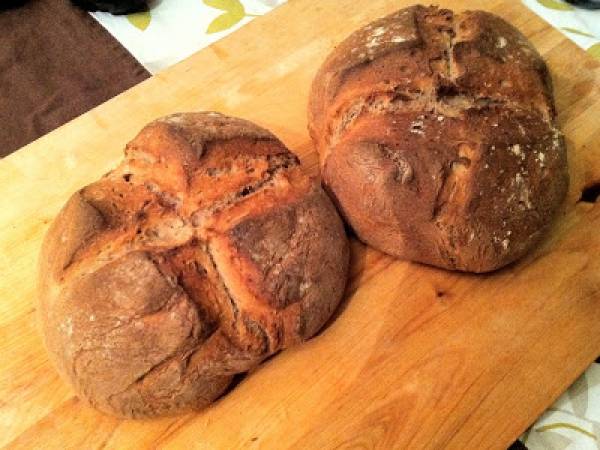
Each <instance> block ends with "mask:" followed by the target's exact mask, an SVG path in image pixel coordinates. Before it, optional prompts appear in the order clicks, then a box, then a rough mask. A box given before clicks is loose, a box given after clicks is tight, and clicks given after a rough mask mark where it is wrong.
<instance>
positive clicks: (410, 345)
mask: <svg viewBox="0 0 600 450" xmlns="http://www.w3.org/2000/svg"><path fill="white" fill-rule="evenodd" d="M408 3H409V2H404V1H397V0H394V1H392V0H377V1H372V0H322V1H320V2H313V1H311V0H295V1H291V2H289V3H288V4H286V5H284V6H282V7H280V8H278V9H277V10H275V11H274V12H273V13H271V14H269V15H268V16H266V17H262V18H258V19H256V20H255V21H253V22H252V23H250V24H249V25H247V26H245V27H244V28H242V29H241V30H239V31H238V32H236V33H234V34H232V35H230V36H229V37H227V38H225V39H223V40H221V41H219V42H218V43H216V44H214V45H212V46H211V47H209V48H207V49H205V50H203V51H201V52H199V53H197V54H195V55H194V56H192V57H191V58H189V59H187V60H186V61H184V62H182V63H181V64H178V65H176V66H174V67H172V68H170V69H168V70H166V71H165V72H162V73H159V74H158V75H156V76H155V77H153V78H151V79H149V80H148V81H145V82H143V83H141V84H140V85H138V86H136V87H135V88H133V89H131V90H129V91H127V92H125V93H124V94H122V95H120V96H119V97H117V98H115V99H113V100H111V101H109V102H108V103H106V104H104V105H102V106H100V107H98V108H96V109H94V110H92V111H90V112H89V113H87V114H85V115H83V116H81V117H79V118H78V119H76V120H74V121H73V122H71V123H69V124H67V125H65V126H63V127H61V128H60V129H58V130H56V131H55V132H52V133H50V134H49V135H47V136H45V137H43V138H41V139H39V140H38V141H36V142H34V143H32V144H30V145H28V146H27V147H25V148H23V149H22V150H20V151H18V152H16V153H15V154H13V155H11V156H9V157H8V158H5V159H4V160H2V161H0V192H1V193H2V196H1V198H2V205H1V207H0V229H1V230H2V232H1V233H0V273H2V274H3V276H2V281H1V282H0V296H1V298H2V299H3V300H2V302H0V428H1V429H2V430H3V431H4V432H3V433H1V434H0V446H2V445H9V446H11V447H15V448H19V447H21V448H28V447H33V446H36V445H37V446H40V443H43V446H44V448H64V447H73V448H76V447H77V448H81V447H85V448H96V447H107V448H143V447H150V446H156V445H159V446H164V447H172V448H181V447H184V446H191V447H202V448H236V447H247V446H250V447H264V448H281V447H295V448H336V447H348V446H352V445H358V446H362V447H366V448H372V447H379V448H391V447H399V448H404V447H406V446H408V445H410V447H411V448H420V447H430V448H439V447H441V446H444V447H448V448H487V447H494V448H502V447H506V446H507V445H508V444H509V443H511V442H512V441H513V440H514V439H515V438H516V436H517V435H518V434H519V433H521V432H522V431H523V430H524V429H525V428H526V427H527V426H528V425H529V424H530V423H531V422H533V421H534V420H535V418H536V417H537V416H539V414H540V413H541V412H542V411H543V410H544V409H545V408H546V407H547V406H548V405H549V404H551V402H552V401H553V400H554V399H555V398H556V397H557V396H558V395H559V394H560V393H561V392H562V391H564V389H565V388H566V387H567V386H568V385H569V384H570V383H571V382H572V381H573V380H574V379H575V378H576V377H577V376H578V375H579V374H580V373H581V372H582V371H583V370H584V369H585V368H586V366H587V365H589V363H590V362H591V361H592V360H593V359H594V358H595V357H596V356H597V355H598V354H600V308H599V307H598V306H599V302H600V258H598V254H599V252H600V235H599V234H598V233H597V229H598V227H599V226H600V208H599V207H598V205H597V204H591V203H587V202H580V201H578V200H579V198H580V196H581V191H582V190H583V189H584V188H585V187H586V186H590V185H591V184H593V183H594V182H597V181H598V180H600V158H599V157H600V147H599V146H598V142H599V141H600V129H599V128H598V117H600V63H599V62H597V61H595V60H593V59H591V58H589V57H587V56H586V55H585V53H584V52H583V51H582V50H580V49H578V48H577V47H576V46H575V45H574V44H573V43H571V42H569V41H568V40H566V39H565V38H564V37H563V36H562V35H560V34H559V33H558V32H556V31H555V30H553V29H551V28H550V27H549V26H548V25H547V24H546V23H544V22H543V21H541V20H540V19H538V18H537V17H535V16H534V15H532V13H531V12H529V11H528V10H527V9H526V8H524V7H523V6H522V5H521V4H519V3H516V2H510V1H508V0H507V1H501V0H490V1H468V2H467V1H455V2H442V4H444V3H445V4H447V5H451V6H452V7H453V8H455V9H461V8H463V7H467V6H468V7H469V8H472V9H474V8H477V7H479V8H482V9H487V10H490V11H492V12H495V13H497V14H499V15H501V16H503V17H504V18H506V19H507V20H509V21H510V22H512V23H513V24H515V25H516V26H517V27H519V28H520V29H521V30H523V31H524V33H525V34H526V35H527V36H528V37H529V38H530V39H531V40H532V41H533V43H534V44H535V45H536V47H537V48H538V49H539V50H540V52H541V53H542V54H543V55H544V58H545V59H546V60H547V62H548V64H549V67H550V69H551V71H552V73H553V75H554V82H555V91H556V98H557V108H558V111H559V122H560V125H561V127H562V129H563V131H564V132H565V134H566V138H567V144H568V148H569V164H570V171H571V187H570V192H569V196H568V200H567V202H566V205H565V208H564V210H563V212H562V213H561V215H560V218H559V219H558V220H557V222H556V226H555V227H554V228H553V230H552V232H551V234H550V236H549V237H548V238H547V239H546V240H545V241H544V243H543V244H542V245H541V246H540V247H539V248H538V249H537V250H536V251H535V252H533V253H532V254H531V255H529V256H528V257H526V258H525V259H524V260H523V261H521V262H519V263H518V264H516V265H513V266H511V267H509V268H507V269H505V270H502V271H499V272H497V273H494V274H491V275H486V276H474V275H464V274H456V273H449V272H445V271H441V270H436V269H433V268H428V267H424V266H420V265H416V264H410V263H406V262H402V261H397V260H394V259H392V258H390V257H387V256H384V255H382V254H381V253H379V252H376V251H374V250H371V249H369V248H366V247H364V246H363V245H361V244H360V243H357V242H353V244H352V250H353V251H352V273H351V278H350V283H349V287H348V291H347V294H348V295H347V299H346V301H345V302H344V304H343V305H342V307H341V308H340V310H339V312H338V314H337V317H336V319H335V320H334V321H333V322H332V323H331V324H330V326H329V327H328V328H327V329H326V330H325V331H324V332H323V333H321V334H320V336H318V337H317V338H315V339H313V340H312V341H310V342H308V343H306V344H304V345H301V346H298V347H296V348H293V349H290V350H287V351H285V352H283V353H282V354H280V355H278V356H276V357H275V358H273V359H271V360H269V361H268V362H267V363H266V364H264V365H263V366H261V367H260V368H259V369H257V370H256V371H255V372H254V373H252V374H250V376H248V377H246V378H245V379H244V380H243V381H242V382H241V383H240V384H239V385H238V386H237V387H236V388H235V389H234V390H233V391H232V392H231V393H229V394H228V395H227V396H226V397H224V398H222V399H221V400H219V401H218V402H217V403H216V404H215V405H214V406H212V407H211V408H209V409H207V410H205V411H203V412H200V413H194V414H188V415H184V416H180V417H175V418H166V419H160V420H154V421H127V420H118V419H114V418H112V417H108V416H105V415H102V414H100V413H97V412H96V411H94V410H92V409H90V408H89V407H87V406H86V405H84V404H83V403H82V402H81V401H79V400H78V399H77V398H76V397H74V396H73V393H72V391H71V389H70V388H69V387H68V386H67V385H66V384H64V383H63V382H62V381H61V380H60V379H59V378H58V375H57V374H56V373H55V371H54V370H53V368H52V367H51V365H50V364H49V362H48V359H47V356H46V353H45V351H44V349H43V347H42V344H41V340H40V338H39V335H38V333H37V330H36V326H35V320H34V319H35V278H36V258H37V253H38V251H39V246H40V243H41V239H42V237H43V234H44V232H45V231H46V229H47V226H48V224H49V223H50V221H51V220H52V218H53V217H54V216H55V215H56V213H57V212H58V210H59V209H60V207H61V206H62V204H63V203H64V202H65V200H66V199H67V198H68V196H69V195H70V194H71V193H72V192H73V191H75V190H76V189H78V188H80V187H82V186H83V185H85V184H87V183H89V182H91V181H93V180H95V179H97V178H98V177H99V176H101V174H102V173H105V172H106V171H108V170H110V168H112V167H114V166H115V165H116V164H117V162H118V161H119V159H120V157H121V152H122V149H123V147H124V144H125V143H126V142H127V141H128V140H129V139H131V138H132V137H133V136H134V135H135V133H136V132H137V131H138V130H139V129H140V128H141V127H142V126H143V125H144V124H145V123H147V122H148V121H150V120H152V119H154V118H156V117H157V116H161V115H164V114H168V113H171V112H175V111H193V110H219V111H222V112H224V113H228V114H233V115H238V116H241V117H244V118H247V119H250V120H253V121H255V122H257V123H258V124H260V125H263V126H265V127H267V128H269V129H271V130H272V131H273V132H275V133H276V134H277V135H278V136H280V137H281V138H282V140H283V141H284V142H285V143H286V144H287V145H288V146H289V147H290V148H291V149H292V150H294V151H295V152H297V153H298V154H299V155H300V156H301V159H302V160H303V162H304V163H305V164H306V167H307V168H308V169H309V170H311V171H312V172H313V173H316V171H317V158H316V154H315V153H314V151H313V148H312V145H311V143H310V140H309V138H308V134H307V131H306V99H307V92H308V88H309V85H310V82H311V79H312V77H313V76H314V73H315V71H316V69H317V67H318V65H319V64H320V62H321V61H322V60H323V58H324V57H325V55H326V54H327V53H328V52H329V51H330V50H331V49H332V47H333V46H334V45H335V44H336V43H337V42H339V41H340V40H341V39H343V38H344V37H345V36H346V35H347V34H348V33H349V32H351V31H353V30H354V29H356V28H358V27H359V26H361V25H363V24H366V23H368V22H369V21H371V20H373V19H374V18H377V17H379V16H382V15H384V14H386V13H389V12H392V11H394V10H395V9H397V8H399V7H400V6H402V5H403V4H408ZM298 18H302V20H297V19H298ZM273 43H276V45H274V44H273Z"/></svg>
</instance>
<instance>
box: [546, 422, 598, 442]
mask: <svg viewBox="0 0 600 450" xmlns="http://www.w3.org/2000/svg"><path fill="white" fill-rule="evenodd" d="M559 428H566V429H568V430H573V431H576V432H577V433H581V434H584V435H586V436H587V437H589V438H591V439H594V440H597V439H598V438H597V437H596V435H595V434H594V433H592V432H590V431H587V430H585V429H583V428H581V427H578V426H577V425H573V424H572V423H567V422H558V423H551V424H549V425H544V426H542V427H539V428H536V429H535V431H537V432H538V433H543V432H544V431H549V430H556V429H559Z"/></svg>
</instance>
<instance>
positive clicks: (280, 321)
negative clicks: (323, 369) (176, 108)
mask: <svg viewBox="0 0 600 450" xmlns="http://www.w3.org/2000/svg"><path fill="white" fill-rule="evenodd" d="M348 258H349V249H348V242H347V238H346V236H345V232H344V228H343V225H342V222H341V219H340V218H339V216H338V214H337V212H336V210H335V208H334V206H333V204H332V203H331V201H330V200H329V198H328V197H327V196H326V195H325V193H324V192H323V190H322V188H321V187H320V185H319V184H318V183H317V182H315V181H314V180H312V179H310V178H309V177H308V176H307V175H306V174H305V173H304V172H303V170H302V168H301V166H300V163H299V161H298V159H297V158H296V156H295V155H293V154H292V153H290V152H289V151H288V150H287V149H286V148H285V147H284V145H283V144H282V143H281V142H280V141H279V140H278V139H277V138H275V137H274V136H273V135H272V134H271V133H269V132H268V131H266V130H264V129H262V128H260V127H258V126H256V125H254V124H252V123H249V122H247V121H244V120H241V119H235V118H231V117H226V116H223V115H220V114H217V113H190V114H176V115H172V116H168V117H165V118H162V119H159V120H156V121H155V122H152V123H150V124H149V125H147V126H146V127H145V128H144V129H143V130H142V131H141V132H140V133H139V134H138V136H137V137H136V138H135V139H134V140H133V141H131V142H130V143H129V144H128V145H127V147H126V149H125V158H124V160H123V162H122V163H121V164H120V165H119V166H118V167H117V168H116V169H115V170H113V171H112V172H110V173H108V174H107V175H105V176H104V177H103V178H102V179H100V180H99V181H97V182H95V183H93V184H91V185H89V186H86V187H85V188H83V189H82V190H80V191H79V192H76V193H75V194H74V195H73V196H72V197H71V199H70V200H69V201H68V202H67V204H66V205H65V207H64V208H63V210H62V211H61V212H60V214H59V215H58V217H57V218H56V220H55V221H54V223H53V224H52V225H51V227H50V230H49V231H48V234H47V236H46V238H45V241H44V245H43V248H42V253H41V270H40V286H39V288H40V302H39V313H40V317H41V326H42V329H43V334H44V338H45V342H46V345H47V348H48V350H49V353H50V355H51V357H52V359H53V361H54V362H55V363H56V365H57V367H58V368H59V370H60V372H61V373H62V374H63V375H64V376H65V377H66V379H67V380H68V381H69V382H70V383H71V384H72V385H73V387H74V388H75V390H76V392H77V394H78V395H79V396H80V397H82V398H83V399H85V400H87V401H88V402H89V403H90V404H91V405H92V406H94V407H96V408H98V409H100V410H102V411H105V412H107V413H110V414H114V415H117V416H123V417H150V416H159V415H166V414H174V413H178V412H181V411H185V410H189V409H198V408H202V407H204V406H206V405H208V404H209V403H210V402H212V401H213V400H214V399H215V398H216V397H218V396H219V395H221V394H222V393H223V391H224V390H225V389H226V388H227V386H228V385H229V384H230V383H231V381H232V378H233V376H234V375H235V374H238V373H241V372H245V371H248V370H250V369H252V368H254V367H255V366H257V365H258V364H259V363H260V362H261V361H262V360H264V359H265V358H266V357H268V356H270V355H273V354H274V353H276V352H278V351H279V350H281V349H283V348H286V347H289V346H291V345H293V344H295V343H298V342H301V341H303V340H305V339H308V338H310V337H311V336H313V335H314V334H315V333H316V332H317V331H318V330H319V329H320V328H321V327H322V326H323V324H324V323H325V322H326V321H327V320H328V319H329V318H330V317H331V314H332V312H333V311H334V310H335V308H336V306H337V304H338V302H339V301H340V299H341V298H342V294H343V291H344V286H345V282H346V272H347V268H348Z"/></svg>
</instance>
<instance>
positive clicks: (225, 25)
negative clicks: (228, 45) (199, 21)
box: [203, 0, 254, 34]
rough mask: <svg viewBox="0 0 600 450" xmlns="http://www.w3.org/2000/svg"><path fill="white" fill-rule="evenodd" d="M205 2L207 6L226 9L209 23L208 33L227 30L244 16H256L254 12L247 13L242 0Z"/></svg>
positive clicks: (209, 0)
mask: <svg viewBox="0 0 600 450" xmlns="http://www.w3.org/2000/svg"><path fill="white" fill-rule="evenodd" d="M203 2H204V4H205V5H206V6H210V7H211V8H215V9H220V10H221V11H225V12H224V13H223V14H221V15H220V16H218V17H217V18H215V19H214V20H213V21H212V22H211V23H210V24H209V25H208V28H207V29H206V33H207V34H211V33H218V32H219V31H224V30H227V29H229V28H231V27H232V26H234V25H235V24H237V23H238V22H239V21H240V20H242V19H243V18H244V17H246V16H254V14H247V13H246V10H245V9H244V5H242V3H241V2H240V0H203Z"/></svg>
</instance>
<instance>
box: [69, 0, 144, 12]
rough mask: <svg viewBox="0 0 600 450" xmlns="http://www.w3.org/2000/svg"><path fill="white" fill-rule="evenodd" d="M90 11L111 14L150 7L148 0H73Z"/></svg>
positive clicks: (137, 10)
mask: <svg viewBox="0 0 600 450" xmlns="http://www.w3.org/2000/svg"><path fill="white" fill-rule="evenodd" d="M71 1H72V2H73V4H75V5H77V6H79V7H80V8H83V9H86V10H88V11H105V12H109V13H111V14H130V13H134V12H139V11H144V10H146V9H147V8H148V2H147V1H146V0H71Z"/></svg>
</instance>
